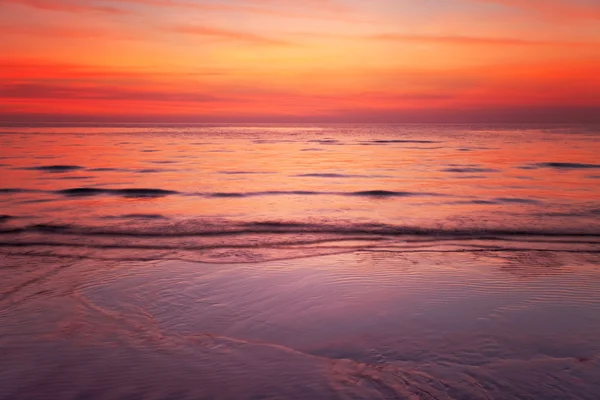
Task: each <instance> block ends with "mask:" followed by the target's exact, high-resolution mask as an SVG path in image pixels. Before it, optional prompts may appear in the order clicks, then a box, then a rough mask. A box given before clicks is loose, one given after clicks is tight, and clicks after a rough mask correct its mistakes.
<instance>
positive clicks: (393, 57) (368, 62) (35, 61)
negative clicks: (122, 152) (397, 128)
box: [0, 0, 600, 123]
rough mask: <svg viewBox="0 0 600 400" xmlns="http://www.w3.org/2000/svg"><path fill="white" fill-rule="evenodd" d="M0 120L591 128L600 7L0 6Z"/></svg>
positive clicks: (425, 2)
mask: <svg viewBox="0 0 600 400" xmlns="http://www.w3.org/2000/svg"><path fill="white" fill-rule="evenodd" d="M0 34H1V35H2V40H1V41H0V121H25V122H42V121H61V122H63V121H64V122H67V121H89V122H117V121H123V122H493V123H501V122H600V1H599V0H369V1H366V0H360V1H359V0H302V1H300V0H212V1H211V0H122V1H116V0H105V1H101V0H1V1H0Z"/></svg>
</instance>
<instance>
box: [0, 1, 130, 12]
mask: <svg viewBox="0 0 600 400" xmlns="http://www.w3.org/2000/svg"><path fill="white" fill-rule="evenodd" d="M2 1H3V2H5V3H13V4H21V5H25V6H29V7H33V8H37V9H41V10H47V11H66V12H97V13H108V14H124V13H126V11H125V10H123V9H120V8H117V7H113V6H101V5H97V4H95V3H92V2H89V1H85V0H82V1H75V0H2Z"/></svg>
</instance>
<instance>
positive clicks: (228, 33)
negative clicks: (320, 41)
mask: <svg viewBox="0 0 600 400" xmlns="http://www.w3.org/2000/svg"><path fill="white" fill-rule="evenodd" d="M162 29H163V30H165V31H169V32H175V33H180V34H186V35H194V36H203V37H211V38H218V39H227V40H233V41H241V42H246V43H254V44H262V45H277V46H288V45H291V44H292V43H291V42H287V41H284V40H279V39H273V38H270V37H267V36H262V35H259V34H255V33H249V32H241V31H235V30H228V29H222V28H215V27H210V26H203V25H177V26H170V27H164V28H162Z"/></svg>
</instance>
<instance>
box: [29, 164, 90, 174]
mask: <svg viewBox="0 0 600 400" xmlns="http://www.w3.org/2000/svg"><path fill="white" fill-rule="evenodd" d="M24 169H28V170H33V171H44V172H55V173H60V172H71V171H77V170H80V169H84V167H81V166H79V165H42V166H36V167H29V168H24Z"/></svg>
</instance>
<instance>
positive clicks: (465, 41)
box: [366, 33, 598, 46]
mask: <svg viewBox="0 0 600 400" xmlns="http://www.w3.org/2000/svg"><path fill="white" fill-rule="evenodd" d="M366 38H367V39H370V40H382V41H393V42H412V43H434V44H453V45H482V46H496V45H497V46H581V45H593V46H598V43H585V42H561V41H549V40H532V39H519V38H502V37H484V36H460V35H447V36H444V35H441V36H438V35H413V34H400V33H382V34H377V35H371V36H367V37H366Z"/></svg>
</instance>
